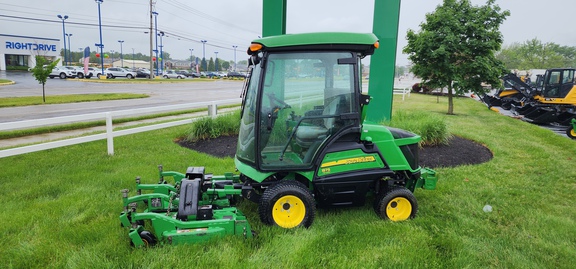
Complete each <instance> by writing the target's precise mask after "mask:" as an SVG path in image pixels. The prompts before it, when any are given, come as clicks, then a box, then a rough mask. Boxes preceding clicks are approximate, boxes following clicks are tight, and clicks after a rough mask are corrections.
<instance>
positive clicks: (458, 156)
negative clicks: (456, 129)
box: [178, 136, 492, 168]
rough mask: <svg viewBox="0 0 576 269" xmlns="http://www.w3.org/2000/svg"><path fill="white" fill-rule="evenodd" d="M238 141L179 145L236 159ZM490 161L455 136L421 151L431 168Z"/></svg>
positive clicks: (485, 151)
mask: <svg viewBox="0 0 576 269" xmlns="http://www.w3.org/2000/svg"><path fill="white" fill-rule="evenodd" d="M237 141H238V137H237V136H221V137H217V138H213V139H209V140H203V141H198V142H193V143H191V142H187V141H178V144H180V146H182V147H186V148H189V149H192V150H195V151H199V152H204V153H207V154H210V155H213V156H216V157H234V154H235V153H236V142H237ZM490 159H492V152H491V151H490V150H489V149H488V148H486V147H485V146H483V145H481V144H478V143H476V142H474V141H471V140H468V139H464V138H461V137H458V136H453V137H452V138H451V139H450V141H449V144H448V145H442V146H434V147H424V148H422V149H421V150H420V165H421V166H423V167H424V166H425V167H430V168H436V167H454V166H459V165H467V164H479V163H484V162H487V161H489V160H490Z"/></svg>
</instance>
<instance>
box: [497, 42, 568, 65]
mask: <svg viewBox="0 0 576 269" xmlns="http://www.w3.org/2000/svg"><path fill="white" fill-rule="evenodd" d="M497 58H498V59H500V60H501V61H502V62H504V64H505V65H506V67H507V68H508V69H520V70H528V69H548V68H555V67H572V66H576V47H568V46H560V45H558V44H555V43H542V41H540V40H538V39H536V38H533V39H531V40H527V41H525V42H524V43H522V44H519V43H514V44H512V45H510V46H508V47H505V48H503V49H502V50H501V51H500V52H499V53H498V54H497Z"/></svg>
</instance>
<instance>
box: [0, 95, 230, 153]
mask: <svg viewBox="0 0 576 269" xmlns="http://www.w3.org/2000/svg"><path fill="white" fill-rule="evenodd" d="M236 103H239V100H238V99H229V100H222V101H219V102H199V103H190V104H182V105H171V106H161V107H151V108H138V109H130V110H119V111H111V112H101V113H91V114H84V115H75V116H64V117H56V118H47V119H35V120H25V121H17V122H5V123H0V131H7V130H16V129H24V128H35V127H40V126H47V125H54V124H69V123H75V122H83V121H93V120H104V119H105V120H106V133H102V134H96V135H89V136H82V137H77V138H71V139H65V140H59V141H54V142H47V143H42V144H36V145H31V146H24V147H17V148H11V149H5V150H0V158H4V157H9V156H14V155H20V154H25V153H30V152H36V151H41V150H46V149H53V148H59V147H64V146H70V145H76V144H81V143H86V142H92V141H96V140H102V139H106V140H107V143H108V154H109V155H114V137H117V136H123V135H129V134H135V133H140V132H146V131H152V130H157V129H163V128H168V127H173V126H178V125H183V124H188V123H191V122H192V121H193V119H192V118H190V119H185V120H179V121H172V122H166V123H161V124H155V125H149V126H144V127H136V128H131V129H127V130H121V131H113V126H112V118H113V117H119V116H135V115H145V114H151V113H159V112H169V111H178V110H186V109H193V108H200V107H206V106H208V115H209V116H212V117H215V116H216V114H217V107H218V105H225V104H236Z"/></svg>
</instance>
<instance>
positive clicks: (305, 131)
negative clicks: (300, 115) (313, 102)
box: [295, 95, 345, 148]
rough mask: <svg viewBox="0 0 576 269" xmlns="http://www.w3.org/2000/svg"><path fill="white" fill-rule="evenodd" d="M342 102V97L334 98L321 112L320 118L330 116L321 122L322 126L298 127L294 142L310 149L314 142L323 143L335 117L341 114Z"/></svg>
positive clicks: (343, 99)
mask: <svg viewBox="0 0 576 269" xmlns="http://www.w3.org/2000/svg"><path fill="white" fill-rule="evenodd" d="M342 102H345V98H344V96H342V95H339V96H337V97H335V98H334V99H333V100H332V101H331V102H330V103H329V104H328V105H327V106H325V107H324V110H323V111H322V116H330V115H333V117H327V118H324V119H323V120H322V123H323V124H322V125H320V126H318V125H300V126H299V127H298V129H297V130H296V135H295V140H296V143H298V145H299V146H301V147H303V148H310V146H312V144H314V143H315V142H321V141H323V140H324V139H325V138H326V136H327V135H328V134H329V132H328V131H329V130H330V129H331V128H332V127H334V123H335V121H336V116H337V115H339V114H340V113H341V110H342V109H341V107H342Z"/></svg>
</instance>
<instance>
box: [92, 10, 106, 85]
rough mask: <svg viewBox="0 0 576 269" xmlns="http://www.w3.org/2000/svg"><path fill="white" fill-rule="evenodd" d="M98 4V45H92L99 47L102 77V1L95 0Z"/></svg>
mask: <svg viewBox="0 0 576 269" xmlns="http://www.w3.org/2000/svg"><path fill="white" fill-rule="evenodd" d="M95 1H96V3H98V28H100V44H94V45H95V46H96V47H100V64H101V67H102V73H101V74H102V75H104V44H103V43H102V16H101V14H100V5H102V2H104V0H95Z"/></svg>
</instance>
